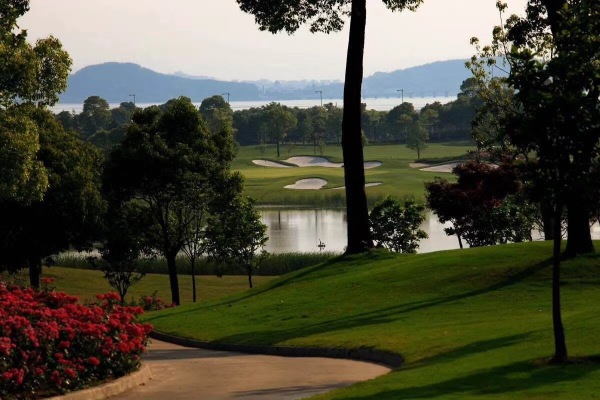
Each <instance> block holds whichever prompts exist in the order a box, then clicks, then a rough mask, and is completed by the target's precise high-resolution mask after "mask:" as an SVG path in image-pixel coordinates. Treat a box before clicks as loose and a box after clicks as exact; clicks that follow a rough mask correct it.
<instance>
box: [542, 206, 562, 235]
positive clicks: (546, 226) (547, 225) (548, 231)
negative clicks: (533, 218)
mask: <svg viewBox="0 0 600 400" xmlns="http://www.w3.org/2000/svg"><path fill="white" fill-rule="evenodd" d="M540 212H541V214H542V229H543V231H544V240H554V207H553V206H552V204H551V203H550V202H549V201H548V200H547V199H542V201H541V202H540ZM559 233H560V234H562V232H560V230H559Z"/></svg>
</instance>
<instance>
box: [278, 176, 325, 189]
mask: <svg viewBox="0 0 600 400" xmlns="http://www.w3.org/2000/svg"><path fill="white" fill-rule="evenodd" d="M325 185H327V181H326V180H325V179H319V178H310V179H300V180H299V181H297V182H296V183H294V184H293V185H287V186H285V188H286V189H296V190H298V189H300V190H319V189H321V188H322V187H323V186H325Z"/></svg>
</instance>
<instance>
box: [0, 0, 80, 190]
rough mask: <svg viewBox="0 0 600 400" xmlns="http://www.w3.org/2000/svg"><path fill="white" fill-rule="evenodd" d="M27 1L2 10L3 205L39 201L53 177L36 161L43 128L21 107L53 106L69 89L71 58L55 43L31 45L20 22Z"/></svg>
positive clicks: (18, 0)
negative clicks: (68, 79)
mask: <svg viewBox="0 0 600 400" xmlns="http://www.w3.org/2000/svg"><path fill="white" fill-rule="evenodd" d="M27 11H29V1H28V0H6V1H3V2H2V4H1V5H0V172H1V173H0V176H1V177H2V178H0V200H14V201H21V202H29V201H39V200H40V199H41V198H42V196H43V194H44V192H45V190H46V188H47V182H48V176H47V175H48V174H47V171H46V170H45V169H44V167H43V165H42V164H41V163H40V161H39V160H38V159H37V153H38V151H39V148H40V143H39V134H40V132H39V127H37V126H36V125H35V121H32V120H31V118H30V116H29V114H28V113H26V112H24V111H23V110H24V108H23V107H17V104H35V105H38V106H40V107H44V106H46V105H54V104H55V103H56V102H57V101H58V95H59V93H60V92H62V91H63V90H65V89H66V87H67V77H68V75H69V71H70V68H71V63H72V61H71V58H70V57H69V55H68V54H67V53H66V52H65V51H64V50H62V47H61V43H60V41H58V40H57V39H56V38H54V37H52V36H50V37H48V38H44V39H39V40H38V41H37V42H36V43H35V45H31V44H30V43H29V42H28V41H27V31H25V30H21V29H19V27H18V25H17V19H18V18H19V17H21V16H22V15H24V14H25V13H26V12H27Z"/></svg>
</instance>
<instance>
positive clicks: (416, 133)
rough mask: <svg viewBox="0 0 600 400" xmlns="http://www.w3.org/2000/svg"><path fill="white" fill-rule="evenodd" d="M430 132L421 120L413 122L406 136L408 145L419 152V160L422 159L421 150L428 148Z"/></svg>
mask: <svg viewBox="0 0 600 400" xmlns="http://www.w3.org/2000/svg"><path fill="white" fill-rule="evenodd" d="M428 141H429V132H428V131H427V129H425V128H424V127H423V124H422V122H421V121H420V120H417V121H415V122H413V123H412V125H411V126H410V128H409V129H408V136H407V137H406V147H408V148H409V149H411V150H414V151H416V152H417V160H420V159H421V152H422V151H423V150H425V149H426V148H427V142H428Z"/></svg>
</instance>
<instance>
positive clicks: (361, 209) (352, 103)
mask: <svg viewBox="0 0 600 400" xmlns="http://www.w3.org/2000/svg"><path fill="white" fill-rule="evenodd" d="M366 22H367V6H366V0H353V1H352V16H351V18H350V38H349V40H348V55H347V58H346V77H345V82H344V115H343V120H342V152H343V155H344V182H345V184H346V209H347V213H348V246H347V248H346V253H347V254H353V253H360V252H363V251H366V250H368V249H370V248H372V247H373V241H372V240H371V234H370V232H369V210H368V206H367V195H366V193H365V169H364V156H363V148H362V138H361V106H360V101H361V89H362V78H363V55H364V47H365V26H366Z"/></svg>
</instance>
